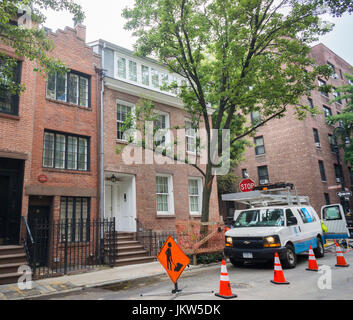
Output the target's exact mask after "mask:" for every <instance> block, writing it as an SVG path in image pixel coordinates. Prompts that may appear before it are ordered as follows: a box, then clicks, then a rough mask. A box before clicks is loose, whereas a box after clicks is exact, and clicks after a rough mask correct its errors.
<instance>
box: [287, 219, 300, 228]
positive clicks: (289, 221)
mask: <svg viewBox="0 0 353 320" xmlns="http://www.w3.org/2000/svg"><path fill="white" fill-rule="evenodd" d="M297 224H298V220H297V218H296V217H289V218H288V219H287V226H288V227H289V226H295V225H297Z"/></svg>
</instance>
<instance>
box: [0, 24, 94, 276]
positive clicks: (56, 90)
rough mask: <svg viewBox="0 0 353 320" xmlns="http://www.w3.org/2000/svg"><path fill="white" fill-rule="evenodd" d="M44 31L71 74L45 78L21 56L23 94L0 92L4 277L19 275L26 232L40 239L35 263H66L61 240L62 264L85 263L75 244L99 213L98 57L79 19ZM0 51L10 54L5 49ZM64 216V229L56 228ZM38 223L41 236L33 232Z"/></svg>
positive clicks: (88, 237) (81, 243) (87, 236)
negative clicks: (88, 42)
mask: <svg viewBox="0 0 353 320" xmlns="http://www.w3.org/2000/svg"><path fill="white" fill-rule="evenodd" d="M47 35H48V37H49V38H50V39H51V40H52V41H53V43H54V47H55V48H54V50H53V51H52V52H50V55H51V56H53V57H55V58H57V59H59V60H60V61H62V62H64V64H65V65H66V66H67V68H68V69H69V72H68V73H67V74H64V75H62V74H59V73H56V74H49V75H48V76H47V77H44V76H43V75H41V74H39V73H37V72H34V71H33V68H34V67H35V66H34V64H33V63H31V62H29V61H27V60H23V61H21V59H18V60H19V63H18V70H17V79H18V81H20V82H21V83H23V84H25V86H26V91H25V92H24V93H23V94H21V95H20V97H10V96H8V94H7V95H6V91H4V92H2V93H3V94H2V95H1V102H0V132H1V138H0V179H1V184H0V185H1V190H0V199H1V203H2V204H4V205H2V206H1V209H0V210H1V211H0V281H1V278H2V277H3V278H5V277H6V275H7V276H8V278H7V280H6V279H5V280H6V281H7V282H8V281H9V275H10V276H11V275H12V276H15V278H14V279H17V278H18V275H17V268H18V264H27V263H28V261H26V260H27V259H26V258H28V255H27V257H26V255H24V252H23V248H22V249H20V248H19V247H18V244H22V241H23V240H27V241H28V242H29V241H30V240H31V239H30V236H32V237H33V238H35V237H36V238H37V244H36V246H37V249H36V252H35V255H36V259H37V261H39V263H38V266H39V267H46V268H49V269H50V270H52V269H54V268H55V264H63V260H64V258H63V248H64V244H63V243H64V242H65V241H66V240H67V242H66V243H67V244H68V245H67V247H69V249H68V248H66V249H65V250H66V252H70V253H69V254H68V255H66V257H65V259H66V261H65V267H66V266H67V265H70V264H72V263H74V264H76V265H78V264H80V265H82V264H83V265H85V264H87V257H83V256H82V254H81V255H80V256H79V258H80V259H81V261H79V262H78V261H73V262H71V260H73V259H74V257H73V256H71V252H72V251H73V250H72V248H74V249H75V250H77V252H78V251H79V250H78V249H79V247H80V250H81V251H80V252H81V253H82V252H83V250H86V249H85V246H88V245H89V243H93V241H92V237H93V233H92V226H91V225H90V224H89V221H93V220H95V219H98V218H99V211H98V183H99V180H98V166H99V164H98V156H97V150H98V140H97V114H98V113H97V112H98V108H99V100H98V99H99V92H100V87H99V86H100V82H99V74H98V71H99V68H100V57H99V56H97V55H96V54H95V53H94V52H93V50H92V48H91V47H89V46H87V45H86V43H85V40H86V37H85V36H86V28H85V27H84V26H82V25H80V24H78V25H76V26H75V28H69V27H66V28H65V29H64V30H58V31H57V32H56V33H53V32H51V31H48V32H47ZM0 49H1V51H2V52H5V53H6V54H8V55H9V56H13V53H12V51H11V50H10V49H8V48H6V47H4V46H1V47H0ZM65 219H66V220H67V221H69V225H68V227H67V229H65V228H64V227H57V228H56V229H54V228H53V225H55V223H57V222H58V221H63V220H65ZM39 220H40V221H46V223H45V225H44V224H43V225H40V224H38V221H39ZM77 221H85V223H86V224H81V225H80V224H76V222H77ZM35 225H36V227H34V226H35ZM38 226H39V227H38ZM20 228H21V231H22V232H21V233H20ZM33 228H34V229H33ZM60 228H61V229H60ZM26 229H27V230H26ZM37 229H38V230H39V232H38V234H31V233H35V230H37ZM38 230H37V231H38ZM24 233H26V234H27V238H23V234H24ZM65 238H67V239H65ZM29 244H30V243H29ZM1 246H3V248H2V247H1ZM71 247H72V248H71ZM25 248H26V249H28V248H27V246H25ZM1 249H3V250H2V251H1ZM86 252H88V250H86ZM27 253H28V252H27ZM18 254H20V255H21V257H18V256H16V255H18ZM32 255H33V252H32ZM75 255H76V256H78V254H77V253H76V252H75ZM32 258H33V257H32ZM85 259H86V260H85ZM1 266H3V267H1ZM2 271H3V272H2ZM2 274H3V276H2ZM5 280H4V281H5ZM10 280H11V279H10ZM16 281H17V280H16Z"/></svg>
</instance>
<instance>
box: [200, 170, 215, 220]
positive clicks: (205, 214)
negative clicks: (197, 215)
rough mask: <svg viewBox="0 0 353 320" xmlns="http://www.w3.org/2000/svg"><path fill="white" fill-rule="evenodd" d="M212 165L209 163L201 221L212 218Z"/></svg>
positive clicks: (203, 192)
mask: <svg viewBox="0 0 353 320" xmlns="http://www.w3.org/2000/svg"><path fill="white" fill-rule="evenodd" d="M211 172H212V165H211V164H207V167H206V176H205V184H204V187H203V191H202V215H201V222H208V221H209V218H210V200H211V193H212V184H213V178H214V176H213V175H212V173H211Z"/></svg>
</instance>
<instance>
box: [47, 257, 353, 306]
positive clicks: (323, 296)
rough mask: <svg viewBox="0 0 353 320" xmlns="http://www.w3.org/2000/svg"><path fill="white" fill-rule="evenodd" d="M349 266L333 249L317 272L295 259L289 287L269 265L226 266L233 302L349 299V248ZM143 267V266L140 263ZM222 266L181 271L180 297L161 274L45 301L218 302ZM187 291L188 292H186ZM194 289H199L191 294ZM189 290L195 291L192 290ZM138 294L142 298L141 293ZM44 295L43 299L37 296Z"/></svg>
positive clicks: (352, 292) (352, 275) (352, 293)
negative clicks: (340, 265)
mask: <svg viewBox="0 0 353 320" xmlns="http://www.w3.org/2000/svg"><path fill="white" fill-rule="evenodd" d="M345 258H346V260H347V263H349V264H350V267H348V268H338V267H335V264H336V256H335V254H334V252H330V253H326V255H325V257H324V258H321V259H318V264H319V268H320V270H319V272H311V271H307V270H305V269H306V268H307V264H308V261H307V259H308V257H307V255H303V256H299V257H298V265H297V267H296V268H295V269H287V270H284V275H285V278H286V280H287V281H289V282H290V284H289V285H275V284H272V283H271V282H270V280H273V266H272V265H271V264H270V265H263V264H262V265H246V266H244V267H234V266H232V265H231V264H230V263H228V264H227V270H228V273H229V278H230V283H231V288H232V291H233V294H236V295H237V296H238V297H237V298H235V299H237V300H268V299H269V300H298V299H299V300H337V299H338V300H351V299H353V251H349V252H346V253H345ZM141 267H142V268H143V265H141ZM219 284H220V264H219V266H218V265H213V266H210V267H208V268H202V269H198V270H195V271H193V272H189V273H188V274H187V275H186V274H185V275H182V276H181V278H180V279H179V282H178V285H179V288H180V289H182V290H183V291H182V292H181V294H180V295H178V296H175V295H173V294H171V291H172V289H173V288H174V284H173V283H172V282H171V281H170V280H169V278H168V277H167V276H166V275H165V276H159V277H151V278H149V279H147V280H143V281H132V282H130V283H125V284H123V285H116V286H113V287H105V288H93V289H88V290H84V291H80V292H76V293H71V294H65V295H60V296H53V297H48V298H47V299H48V300H49V299H50V300H200V301H201V300H218V299H220V298H218V297H216V296H215V294H214V293H212V291H214V292H218V291H219ZM190 292H191V293H190ZM193 292H198V293H193ZM192 293H193V294H192ZM141 295H142V296H141ZM41 299H42V300H43V299H46V298H41Z"/></svg>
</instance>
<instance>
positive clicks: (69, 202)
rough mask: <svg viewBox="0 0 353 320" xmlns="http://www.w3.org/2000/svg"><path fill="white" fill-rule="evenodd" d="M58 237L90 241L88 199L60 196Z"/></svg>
mask: <svg viewBox="0 0 353 320" xmlns="http://www.w3.org/2000/svg"><path fill="white" fill-rule="evenodd" d="M60 239H61V241H64V240H65V239H66V240H67V241H68V242H88V241H90V199H89V198H77V197H61V199H60Z"/></svg>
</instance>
